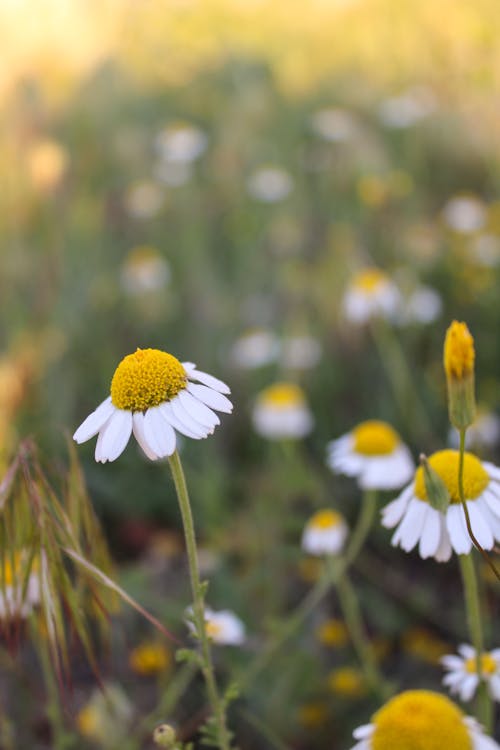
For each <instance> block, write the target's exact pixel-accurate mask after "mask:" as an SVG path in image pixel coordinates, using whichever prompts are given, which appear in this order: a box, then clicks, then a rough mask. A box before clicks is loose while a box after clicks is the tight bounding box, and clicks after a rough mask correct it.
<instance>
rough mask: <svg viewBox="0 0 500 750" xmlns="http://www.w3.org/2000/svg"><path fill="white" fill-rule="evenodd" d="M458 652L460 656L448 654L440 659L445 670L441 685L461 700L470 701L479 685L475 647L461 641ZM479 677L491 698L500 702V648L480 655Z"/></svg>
mask: <svg viewBox="0 0 500 750" xmlns="http://www.w3.org/2000/svg"><path fill="white" fill-rule="evenodd" d="M458 653H459V654H460V656H457V655H456V654H448V655H446V656H443V657H442V658H441V660H440V661H441V664H442V665H443V667H444V669H445V670H446V672H447V674H446V675H445V676H444V678H443V685H446V686H447V687H448V688H449V690H450V693H452V694H455V695H458V697H459V698H460V700H461V701H470V700H471V699H472V698H473V697H474V695H475V693H476V690H477V687H478V685H479V677H478V674H477V664H476V649H475V648H473V647H472V646H469V645H467V644H466V643H462V645H461V646H459V647H458ZM481 678H482V679H483V680H484V681H485V682H486V684H487V685H488V691H489V693H490V695H491V698H492V699H493V700H494V701H497V702H499V703H500V648H495V649H493V651H488V652H485V653H483V654H482V655H481Z"/></svg>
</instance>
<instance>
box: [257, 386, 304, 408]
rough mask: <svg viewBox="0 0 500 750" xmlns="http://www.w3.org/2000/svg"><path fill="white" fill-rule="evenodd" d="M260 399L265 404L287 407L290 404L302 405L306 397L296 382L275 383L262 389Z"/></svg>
mask: <svg viewBox="0 0 500 750" xmlns="http://www.w3.org/2000/svg"><path fill="white" fill-rule="evenodd" d="M259 401H260V402H261V403H262V404H263V405H264V406H272V407H274V408H278V409H287V408H288V407H290V406H302V405H303V404H304V401H305V399H304V393H303V391H302V389H301V388H300V387H299V386H298V385H295V384H294V383H275V384H274V385H271V386H269V388H266V389H265V390H264V391H262V393H261V394H260V396H259Z"/></svg>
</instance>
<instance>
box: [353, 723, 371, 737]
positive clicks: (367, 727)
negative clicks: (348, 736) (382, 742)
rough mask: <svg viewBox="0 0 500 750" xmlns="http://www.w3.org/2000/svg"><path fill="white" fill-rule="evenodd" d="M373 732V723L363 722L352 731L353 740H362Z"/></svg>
mask: <svg viewBox="0 0 500 750" xmlns="http://www.w3.org/2000/svg"><path fill="white" fill-rule="evenodd" d="M372 734H373V724H363V725H362V726H360V727H358V728H357V729H355V730H354V732H353V733H352V736H353V737H354V739H355V740H364V739H366V738H367V737H371V736H372Z"/></svg>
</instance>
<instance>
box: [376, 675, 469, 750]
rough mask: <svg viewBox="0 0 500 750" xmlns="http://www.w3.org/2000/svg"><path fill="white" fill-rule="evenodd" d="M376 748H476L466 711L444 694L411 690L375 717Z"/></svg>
mask: <svg viewBox="0 0 500 750" xmlns="http://www.w3.org/2000/svg"><path fill="white" fill-rule="evenodd" d="M372 721H373V723H374V725H375V730H374V733H373V735H372V739H371V748H372V750H392V749H394V750H443V748H453V750H472V741H471V739H470V736H469V732H468V729H467V727H466V725H465V724H464V721H463V714H462V712H461V711H460V710H459V709H458V708H457V707H456V706H455V705H454V704H453V703H452V702H451V701H450V700H449V699H448V698H446V696H444V695H439V694H438V693H432V692H430V691H428V690H408V691H407V692H405V693H401V694H400V695H397V696H396V697H395V698H392V700H390V701H389V702H388V703H386V704H385V706H383V707H382V708H381V709H380V710H379V711H377V713H376V714H375V715H374V716H373V719H372Z"/></svg>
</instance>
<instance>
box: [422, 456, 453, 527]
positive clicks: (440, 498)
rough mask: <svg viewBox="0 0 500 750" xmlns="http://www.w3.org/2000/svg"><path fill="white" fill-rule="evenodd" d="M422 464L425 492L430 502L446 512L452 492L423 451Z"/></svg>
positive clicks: (436, 508)
mask: <svg viewBox="0 0 500 750" xmlns="http://www.w3.org/2000/svg"><path fill="white" fill-rule="evenodd" d="M420 465H421V467H422V471H423V473H424V483H425V492H426V494H427V499H428V500H429V503H430V504H431V505H432V507H433V508H434V509H435V510H438V511H440V512H441V513H444V512H445V511H446V509H447V508H448V505H449V504H450V493H449V492H448V488H447V487H446V484H445V483H444V482H443V480H442V479H441V477H440V476H439V474H438V473H437V471H435V470H434V469H433V468H432V466H431V465H430V463H429V461H428V460H427V456H425V455H424V454H423V453H422V455H421V456H420Z"/></svg>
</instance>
